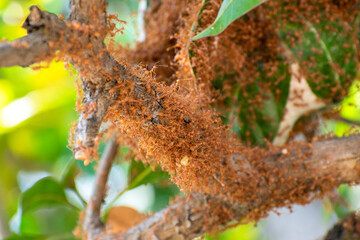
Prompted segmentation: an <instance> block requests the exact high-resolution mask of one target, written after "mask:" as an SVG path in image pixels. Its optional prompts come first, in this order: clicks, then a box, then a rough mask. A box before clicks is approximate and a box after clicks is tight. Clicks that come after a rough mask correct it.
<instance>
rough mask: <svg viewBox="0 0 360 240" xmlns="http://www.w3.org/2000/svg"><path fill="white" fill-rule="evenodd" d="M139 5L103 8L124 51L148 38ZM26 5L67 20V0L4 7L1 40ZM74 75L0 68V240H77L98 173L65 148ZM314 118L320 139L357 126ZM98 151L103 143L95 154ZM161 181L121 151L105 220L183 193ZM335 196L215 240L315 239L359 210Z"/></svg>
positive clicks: (353, 199)
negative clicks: (115, 22)
mask: <svg viewBox="0 0 360 240" xmlns="http://www.w3.org/2000/svg"><path fill="white" fill-rule="evenodd" d="M139 2H140V5H141V4H146V3H147V2H146V1H137V0H111V1H109V12H110V13H118V16H119V18H120V19H123V20H126V21H127V24H126V25H125V30H124V33H123V34H122V35H119V36H117V37H116V38H115V40H116V41H118V42H120V43H121V44H123V45H127V46H129V47H133V46H134V45H135V42H136V41H137V40H139V39H140V40H141V39H142V38H143V37H144V36H143V30H142V24H141V17H140V18H139V16H138V13H139ZM147 4H148V3H147ZM31 5H38V6H39V7H40V8H41V9H45V10H47V11H50V12H54V13H57V14H64V15H65V16H66V15H67V14H68V1H59V0H31V1H27V0H17V1H10V0H0V39H3V38H4V39H5V38H6V39H7V40H13V39H16V38H18V37H21V36H23V35H25V34H26V31H25V30H24V29H22V28H21V25H22V23H23V21H24V20H25V18H26V16H27V14H28V12H29V11H28V8H29V7H30V6H31ZM140 16H141V15H140ZM76 78H77V76H76V73H75V72H74V71H73V70H69V69H65V68H64V63H62V62H52V63H51V64H50V65H48V66H47V65H44V64H43V65H41V69H40V70H33V69H32V68H21V67H11V68H1V69H0V239H4V238H5V237H8V239H76V237H75V236H74V234H73V232H74V229H75V228H76V226H77V224H78V221H79V215H80V212H81V211H82V210H83V209H84V206H85V205H86V202H87V200H88V199H89V196H90V193H91V188H92V182H93V181H94V174H95V170H94V167H95V166H96V163H92V164H90V165H89V166H86V167H85V166H84V165H83V163H82V162H80V161H76V160H74V159H73V155H72V152H71V150H70V148H69V147H68V138H69V131H70V129H71V127H72V123H74V122H75V121H76V120H77V117H78V114H77V113H76V111H75V110H74V108H75V101H76V98H77V92H76V84H75V81H76ZM357 84H359V83H358V82H356V83H354V84H353V86H352V87H351V90H350V93H349V96H348V97H347V98H346V99H345V100H344V101H343V103H342V105H339V106H338V107H341V115H342V117H343V118H345V119H349V120H351V121H353V122H358V123H360V93H359V91H358V87H357ZM320 121H321V124H320V128H321V132H322V133H324V134H325V133H328V132H334V133H335V134H336V135H338V136H342V135H344V134H347V133H349V131H350V129H354V128H355V129H356V128H358V127H356V126H355V127H354V124H352V125H350V124H348V123H346V122H344V121H335V120H331V121H327V120H325V119H324V120H321V119H320ZM103 148H104V144H101V146H100V152H101V151H102V149H103ZM167 179H168V175H167V174H166V173H164V172H162V171H160V170H159V169H157V170H156V171H155V172H153V171H152V169H151V168H150V167H148V166H144V165H142V164H141V163H138V162H135V161H133V160H131V159H129V156H128V149H127V147H126V146H121V147H120V154H119V156H118V157H117V160H116V164H115V165H114V166H113V169H112V171H111V174H110V179H109V194H108V197H107V199H106V203H105V205H104V211H103V212H104V219H105V218H106V216H107V214H108V213H109V211H111V210H110V209H111V207H113V206H129V207H132V208H134V209H136V210H137V211H139V212H140V213H149V212H155V211H158V210H160V209H162V208H164V207H165V206H167V205H168V203H169V200H170V199H171V198H173V197H175V196H176V195H178V194H179V190H178V189H177V187H176V186H174V185H173V184H171V183H169V182H168V180H167ZM333 195H334V196H335V197H333V198H332V197H329V198H325V199H323V200H317V201H314V202H313V203H311V204H310V205H308V206H305V207H304V206H294V208H293V211H294V212H293V213H291V214H290V212H289V211H288V210H287V209H279V212H280V213H282V214H281V216H278V215H277V214H275V213H274V214H270V216H269V217H268V218H267V219H264V220H262V221H260V223H258V224H257V225H256V226H254V224H248V225H242V226H240V227H236V228H233V229H229V230H228V231H226V232H224V233H222V234H220V235H219V236H218V237H219V238H218V239H220V240H221V239H245V240H257V239H259V240H260V239H263V240H275V239H276V240H281V239H286V240H289V239H294V240H296V239H301V240H306V239H309V240H310V239H315V238H318V237H320V236H322V235H323V234H324V233H326V231H327V229H328V228H329V227H330V226H331V225H332V224H334V223H335V222H336V221H337V219H338V218H341V217H344V216H346V214H348V213H349V212H350V211H351V210H354V209H357V208H358V207H360V206H359V204H360V189H359V187H356V186H355V187H348V186H345V185H344V186H341V187H340V188H339V189H338V190H337V191H335V192H334V194H333ZM207 239H215V237H211V236H207Z"/></svg>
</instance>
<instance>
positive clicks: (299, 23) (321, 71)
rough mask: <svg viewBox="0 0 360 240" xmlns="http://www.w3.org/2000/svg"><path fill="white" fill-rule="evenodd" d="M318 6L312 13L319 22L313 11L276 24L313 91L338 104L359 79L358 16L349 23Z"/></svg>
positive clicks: (290, 13)
mask: <svg viewBox="0 0 360 240" xmlns="http://www.w3.org/2000/svg"><path fill="white" fill-rule="evenodd" d="M314 4H316V3H314ZM318 6H319V8H318V9H321V10H320V11H316V12H315V10H312V11H314V14H313V15H315V14H316V16H317V18H316V19H311V15H310V16H309V14H311V13H312V12H310V13H307V12H300V11H299V12H296V16H294V17H292V18H290V19H288V21H277V22H278V23H279V36H280V38H281V39H282V40H283V43H284V46H286V48H287V49H288V50H289V53H290V54H291V56H292V57H293V58H294V59H295V60H296V61H297V62H298V63H299V64H300V66H301V69H302V72H301V74H303V75H304V76H305V78H306V79H307V81H308V83H309V85H310V87H311V90H312V91H313V92H314V93H315V94H316V95H317V96H318V97H320V98H327V99H331V100H332V101H338V100H339V98H341V97H343V94H342V93H341V91H342V90H343V89H347V88H348V87H349V85H350V83H351V81H352V80H354V78H355V77H356V72H357V69H356V68H357V64H358V59H357V56H356V49H357V48H358V47H359V46H358V43H357V37H355V35H354V34H355V32H356V31H357V28H358V27H359V26H358V25H359V15H358V16H357V18H355V19H353V20H352V21H348V20H344V19H341V18H340V17H338V16H337V15H333V13H332V12H331V11H332V10H331V9H330V10H329V11H328V10H324V8H323V5H321V4H320V3H319V4H318ZM305 11H306V10H305ZM293 13H294V12H286V11H284V12H283V13H282V14H284V15H283V16H293V15H294V14H293ZM280 18H281V17H280Z"/></svg>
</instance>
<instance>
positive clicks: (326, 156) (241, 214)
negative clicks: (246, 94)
mask: <svg viewBox="0 0 360 240" xmlns="http://www.w3.org/2000/svg"><path fill="white" fill-rule="evenodd" d="M359 148H360V135H354V136H350V137H346V138H337V139H330V140H325V141H320V142H315V143H313V144H312V155H311V156H310V157H309V158H308V159H306V160H304V159H303V158H302V157H301V154H300V156H299V153H298V152H296V151H294V152H291V153H289V154H287V156H285V157H284V152H277V153H274V154H272V155H269V156H267V157H266V159H263V160H264V162H267V164H269V165H273V166H277V167H279V168H284V167H285V168H287V169H288V171H287V174H286V176H287V177H288V178H290V177H292V178H306V181H305V183H306V184H304V185H303V186H302V188H303V190H304V191H303V193H304V194H307V195H308V201H310V200H311V199H312V198H314V197H315V196H317V195H316V194H317V193H319V191H320V188H327V186H326V184H327V185H328V186H329V187H330V186H334V187H335V186H337V185H339V184H341V183H357V182H358V181H359V175H360V153H359V151H358V149H359ZM298 161H301V162H304V164H306V165H307V168H303V169H299V168H295V169H294V163H296V162H298ZM239 164H241V163H239ZM309 169H313V170H314V171H310V170H309ZM329 175H330V176H334V179H328V182H324V183H323V184H325V186H321V184H320V185H319V180H321V179H327V178H328V176H329ZM270 177H271V176H270ZM273 177H274V181H273V182H272V186H273V187H277V188H278V189H285V190H281V194H277V195H275V197H276V199H271V198H272V197H274V195H273V194H272V193H271V192H270V191H269V189H268V186H261V188H259V189H253V192H252V193H251V194H254V195H258V196H257V198H256V199H257V201H253V202H250V201H244V202H231V201H229V200H227V199H224V198H221V197H219V196H214V195H206V194H199V193H196V194H192V195H191V196H190V198H189V200H188V201H186V200H182V201H179V202H177V203H175V204H173V205H171V206H169V207H168V208H167V209H164V210H162V211H160V212H158V213H156V214H154V215H153V216H151V217H149V218H148V219H147V220H145V221H144V222H142V223H140V224H139V225H137V226H135V227H133V228H131V229H129V230H127V231H126V232H125V233H124V234H123V235H122V237H121V238H120V239H124V240H125V239H137V240H142V239H143V240H145V239H161V240H171V239H193V238H194V237H198V236H201V235H203V234H204V233H206V232H208V231H210V230H212V229H214V228H215V227H217V226H218V225H219V223H220V225H221V224H222V225H225V224H226V223H228V222H229V221H234V220H235V221H237V222H241V221H242V220H244V218H246V217H249V216H251V215H255V216H256V214H257V212H259V211H261V209H264V208H268V211H269V210H271V209H274V208H275V207H282V206H288V204H289V203H304V199H303V198H300V199H298V198H296V196H294V192H293V191H292V190H293V189H288V188H287V187H286V186H285V185H286V184H287V181H288V179H286V178H285V179H275V178H276V176H273ZM259 182H261V180H259ZM273 189H274V188H273ZM311 194H312V195H311ZM298 200H301V202H298ZM214 212H215V214H214ZM101 239H115V238H113V236H112V235H106V234H105V235H103V236H102V238H101ZM116 239H119V238H116Z"/></svg>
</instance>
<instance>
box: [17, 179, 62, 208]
mask: <svg viewBox="0 0 360 240" xmlns="http://www.w3.org/2000/svg"><path fill="white" fill-rule="evenodd" d="M20 204H21V205H20V206H21V209H22V214H25V213H27V212H28V211H32V210H35V209H37V208H42V207H47V206H52V205H57V204H68V201H67V200H66V196H65V192H64V189H63V187H62V186H61V185H60V184H59V183H58V182H57V181H56V180H55V179H53V178H52V177H45V178H42V179H40V180H39V181H38V182H36V183H35V184H34V185H33V186H32V187H31V188H29V189H28V190H26V191H25V192H24V193H23V195H22V196H21V202H20Z"/></svg>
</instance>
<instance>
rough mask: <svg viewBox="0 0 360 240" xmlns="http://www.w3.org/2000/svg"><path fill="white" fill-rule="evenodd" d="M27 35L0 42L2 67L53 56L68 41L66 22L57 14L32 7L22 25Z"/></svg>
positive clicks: (26, 64)
mask: <svg viewBox="0 0 360 240" xmlns="http://www.w3.org/2000/svg"><path fill="white" fill-rule="evenodd" d="M22 27H23V28H25V29H26V30H27V32H28V35H27V36H24V37H22V38H19V39H16V40H14V41H12V42H5V43H2V44H0V67H11V66H22V67H27V66H29V65H31V64H34V63H37V62H40V61H42V60H44V59H45V58H48V59H49V58H52V57H53V56H54V53H55V51H56V50H58V49H59V48H60V46H61V45H63V43H64V42H65V41H66V39H65V38H63V37H64V36H65V35H67V34H66V33H67V32H68V30H67V28H66V25H65V23H64V22H63V21H62V20H60V19H59V18H58V17H57V16H56V15H54V14H52V13H48V12H44V11H41V10H40V9H39V8H38V7H36V6H31V7H30V14H29V16H28V17H27V19H26V20H25V23H24V24H23V26H22ZM62 40H64V42H60V41H62Z"/></svg>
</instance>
